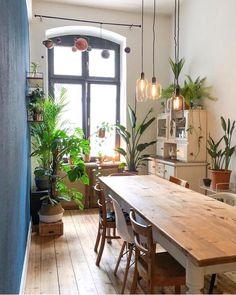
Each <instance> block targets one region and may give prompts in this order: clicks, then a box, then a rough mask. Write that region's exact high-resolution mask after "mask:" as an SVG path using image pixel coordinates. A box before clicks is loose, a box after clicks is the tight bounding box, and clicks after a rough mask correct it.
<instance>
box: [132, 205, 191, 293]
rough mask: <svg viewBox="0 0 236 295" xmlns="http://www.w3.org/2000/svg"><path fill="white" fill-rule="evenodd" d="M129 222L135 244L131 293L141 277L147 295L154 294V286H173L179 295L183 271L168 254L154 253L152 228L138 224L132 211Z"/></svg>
mask: <svg viewBox="0 0 236 295" xmlns="http://www.w3.org/2000/svg"><path fill="white" fill-rule="evenodd" d="M130 220H131V224H132V228H133V231H134V243H135V268H134V277H133V283H132V287H131V293H135V292H136V288H137V281H138V278H139V277H142V278H143V279H144V280H145V281H147V282H148V293H152V294H153V293H155V292H154V286H159V287H164V286H175V293H176V294H179V293H180V291H181V285H185V269H184V268H183V267H182V266H181V265H180V264H179V263H178V262H177V261H176V260H175V259H174V258H173V257H172V256H171V255H170V254H169V253H168V252H162V253H156V252H155V250H156V245H155V244H154V242H153V235H152V226H151V225H143V224H140V223H138V222H137V220H136V213H135V212H134V210H133V209H131V211H130Z"/></svg>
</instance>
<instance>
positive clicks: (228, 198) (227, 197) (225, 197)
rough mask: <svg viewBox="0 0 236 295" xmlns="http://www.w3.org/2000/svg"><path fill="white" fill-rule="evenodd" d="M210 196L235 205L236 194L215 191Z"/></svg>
mask: <svg viewBox="0 0 236 295" xmlns="http://www.w3.org/2000/svg"><path fill="white" fill-rule="evenodd" d="M210 197H212V198H214V199H216V200H218V201H221V202H223V203H226V204H228V205H230V206H236V194H233V193H227V192H221V193H216V194H214V195H210Z"/></svg>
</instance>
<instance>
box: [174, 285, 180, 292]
mask: <svg viewBox="0 0 236 295" xmlns="http://www.w3.org/2000/svg"><path fill="white" fill-rule="evenodd" d="M175 294H181V286H175Z"/></svg>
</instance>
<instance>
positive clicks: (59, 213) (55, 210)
mask: <svg viewBox="0 0 236 295" xmlns="http://www.w3.org/2000/svg"><path fill="white" fill-rule="evenodd" d="M64 211H65V210H64V209H63V208H62V207H61V204H60V203H59V204H57V205H55V206H51V205H45V204H42V206H41V208H40V210H39V212H38V214H39V220H40V221H41V222H44V223H53V222H57V221H59V220H61V219H62V217H63V213H64Z"/></svg>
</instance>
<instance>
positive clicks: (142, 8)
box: [141, 0, 144, 73]
mask: <svg viewBox="0 0 236 295" xmlns="http://www.w3.org/2000/svg"><path fill="white" fill-rule="evenodd" d="M143 1H144V0H142V37H141V46H142V48H141V61H142V73H143V11H144V7H143V6H144V4H143Z"/></svg>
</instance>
